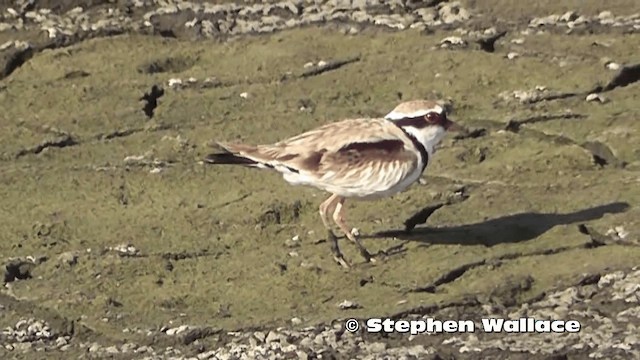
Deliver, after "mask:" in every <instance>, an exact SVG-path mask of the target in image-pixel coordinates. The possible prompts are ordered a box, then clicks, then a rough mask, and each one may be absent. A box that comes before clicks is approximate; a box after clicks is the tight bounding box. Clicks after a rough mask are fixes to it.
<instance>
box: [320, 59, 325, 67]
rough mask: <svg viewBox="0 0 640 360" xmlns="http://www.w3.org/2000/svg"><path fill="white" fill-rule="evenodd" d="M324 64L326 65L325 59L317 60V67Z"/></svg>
mask: <svg viewBox="0 0 640 360" xmlns="http://www.w3.org/2000/svg"><path fill="white" fill-rule="evenodd" d="M325 66H327V62H326V61H324V60H320V61H318V67H325Z"/></svg>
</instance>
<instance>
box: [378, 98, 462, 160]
mask: <svg viewBox="0 0 640 360" xmlns="http://www.w3.org/2000/svg"><path fill="white" fill-rule="evenodd" d="M385 119H387V120H391V121H393V122H394V123H395V124H396V125H397V126H399V127H401V128H402V129H403V130H404V131H406V132H407V133H409V134H411V135H413V136H414V137H415V138H416V140H418V141H419V142H420V143H421V144H422V145H423V146H424V147H425V149H426V150H427V151H428V152H429V154H430V155H432V154H433V153H434V150H435V147H436V145H438V144H439V143H440V141H442V139H443V138H444V136H445V134H446V133H447V131H460V130H461V129H462V128H461V127H460V126H459V125H458V124H456V123H455V122H453V121H451V120H450V119H449V118H448V117H447V112H446V110H445V108H444V107H443V106H441V105H439V104H438V103H437V102H435V101H429V100H413V101H407V102H403V103H401V104H399V105H398V106H396V107H395V109H393V110H392V111H391V112H390V113H388V114H387V115H386V116H385Z"/></svg>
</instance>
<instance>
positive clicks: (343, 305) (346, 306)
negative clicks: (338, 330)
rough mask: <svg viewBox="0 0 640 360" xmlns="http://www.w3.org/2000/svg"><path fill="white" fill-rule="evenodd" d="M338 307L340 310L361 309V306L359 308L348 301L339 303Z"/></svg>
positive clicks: (356, 304)
mask: <svg viewBox="0 0 640 360" xmlns="http://www.w3.org/2000/svg"><path fill="white" fill-rule="evenodd" d="M338 307H339V308H340V309H342V310H347V309H360V308H362V306H360V304H358V303H356V302H353V301H350V300H344V301H343V302H341V303H340V304H338Z"/></svg>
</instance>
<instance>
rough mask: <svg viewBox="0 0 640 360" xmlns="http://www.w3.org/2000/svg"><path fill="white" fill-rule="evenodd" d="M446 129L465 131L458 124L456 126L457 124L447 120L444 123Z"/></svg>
mask: <svg viewBox="0 0 640 360" xmlns="http://www.w3.org/2000/svg"><path fill="white" fill-rule="evenodd" d="M444 129H445V130H447V131H462V130H464V128H463V127H462V126H460V125H458V124H456V123H455V122H453V121H451V120H449V119H447V121H446V122H445V123H444Z"/></svg>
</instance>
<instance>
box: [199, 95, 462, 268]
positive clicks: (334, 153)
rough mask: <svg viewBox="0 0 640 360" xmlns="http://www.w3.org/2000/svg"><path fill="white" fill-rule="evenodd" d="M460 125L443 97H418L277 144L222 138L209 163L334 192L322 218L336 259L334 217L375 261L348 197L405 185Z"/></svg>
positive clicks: (338, 256) (385, 192)
mask: <svg viewBox="0 0 640 360" xmlns="http://www.w3.org/2000/svg"><path fill="white" fill-rule="evenodd" d="M458 129H459V127H458V125H457V124H455V123H454V122H453V121H451V120H450V119H448V118H447V114H446V111H445V109H444V108H443V107H442V106H440V105H439V104H438V103H436V102H434V101H427V100H414V101H408V102H404V103H401V104H399V105H398V106H396V108H395V109H393V110H392V111H391V112H390V113H389V114H387V115H386V116H385V117H384V118H354V119H345V120H342V121H338V122H333V123H329V124H326V125H324V126H320V127H318V128H316V129H313V130H310V131H307V132H305V133H302V134H300V135H297V136H294V137H291V138H289V139H286V140H282V141H280V142H277V143H274V144H267V145H248V144H237V143H236V144H231V143H222V142H218V143H217V144H218V146H219V147H220V148H221V149H222V151H221V152H218V153H213V154H210V155H208V156H207V157H206V158H205V163H209V164H229V165H243V166H248V167H255V168H261V169H272V170H275V171H278V172H280V173H281V174H282V176H283V178H284V180H285V181H287V182H288V183H290V184H292V185H306V186H311V187H315V188H317V189H320V190H324V191H326V192H328V193H330V194H331V196H329V198H328V199H327V200H325V201H324V202H323V203H322V204H320V218H321V219H322V223H323V224H324V226H325V228H326V229H327V231H328V234H329V235H328V236H329V242H330V243H331V250H332V253H333V257H334V259H335V260H336V261H337V262H338V263H339V264H340V265H342V266H344V267H346V268H348V267H350V264H349V263H348V262H347V261H346V260H345V258H344V257H343V255H342V253H341V251H340V249H339V247H338V242H337V237H336V236H335V234H334V233H333V231H332V230H331V224H330V222H329V217H331V218H333V221H334V222H335V224H336V225H337V226H338V227H339V228H340V230H341V231H342V232H343V233H344V234H345V236H346V237H347V238H348V239H349V240H351V241H352V242H353V243H354V244H355V245H356V246H357V247H358V250H359V251H360V254H361V255H362V256H363V257H364V259H365V260H366V261H373V259H372V256H371V254H370V253H369V252H368V251H367V250H366V249H365V247H364V246H363V245H362V244H361V243H360V241H359V239H358V237H357V236H356V232H353V231H350V230H349V228H348V226H347V225H346V222H345V211H344V204H345V200H346V199H358V200H374V199H379V198H383V197H387V196H392V195H394V194H397V193H399V192H402V191H404V190H406V189H407V188H408V187H409V186H410V185H411V184H413V183H414V182H416V181H417V180H418V179H419V178H420V176H421V175H422V173H423V172H424V170H425V168H426V167H427V164H428V163H429V160H430V159H431V158H432V156H433V154H434V152H435V147H436V145H438V144H439V143H440V141H441V140H442V139H443V137H444V136H445V134H446V132H447V130H458Z"/></svg>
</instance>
